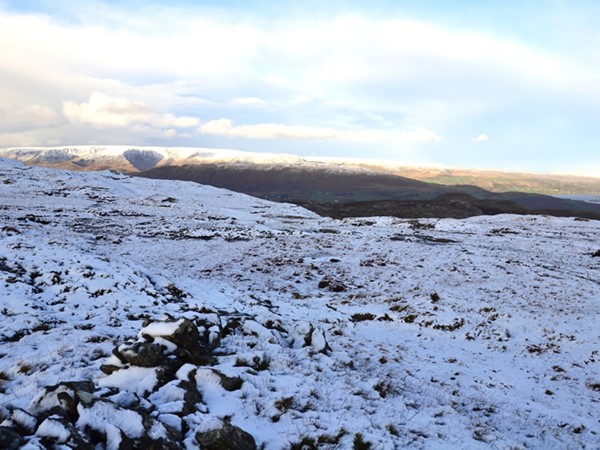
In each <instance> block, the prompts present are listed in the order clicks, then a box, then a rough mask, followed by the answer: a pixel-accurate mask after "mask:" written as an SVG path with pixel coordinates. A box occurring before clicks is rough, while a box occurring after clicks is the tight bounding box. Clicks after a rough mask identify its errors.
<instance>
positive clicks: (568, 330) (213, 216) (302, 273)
mask: <svg viewBox="0 0 600 450" xmlns="http://www.w3.org/2000/svg"><path fill="white" fill-rule="evenodd" d="M598 236H600V222H597V221H586V220H578V219H574V218H552V217H538V216H508V215H505V216H495V217H477V218H471V219H468V220H450V219H444V220H432V219H429V220H399V219H393V218H372V219H346V220H342V221H336V220H331V219H324V218H320V217H318V216H316V215H314V214H313V213H311V212H309V211H306V210H304V209H302V208H299V207H296V206H292V205H285V204H274V203H269V202H266V201H263V200H259V199H255V198H252V197H248V196H244V195H241V194H236V193H231V192H228V191H225V190H220V189H216V188H211V187H206V186H199V185H196V184H193V183H185V182H173V181H154V180H147V179H140V178H128V177H125V176H123V175H120V174H118V173H113V172H97V173H73V172H67V171H56V170H49V169H42V168H34V167H26V166H23V165H21V164H20V163H18V162H14V161H9V160H0V289H1V292H0V422H2V420H4V421H5V423H4V425H7V426H8V425H10V424H11V417H13V419H12V420H13V422H14V414H15V413H14V410H15V408H17V409H16V411H21V409H22V410H25V411H29V412H31V413H32V414H33V410H35V409H36V408H39V405H40V402H41V400H40V398H39V393H40V392H41V391H42V388H43V387H45V386H50V385H56V384H58V383H60V382H63V381H73V380H91V381H93V383H94V385H95V386H97V387H98V389H109V388H111V387H112V388H118V389H120V391H121V394H119V395H124V394H123V392H125V393H130V395H137V396H138V397H144V398H145V399H146V400H145V402H146V403H147V404H148V405H150V406H149V411H150V414H152V415H153V417H155V418H156V420H157V421H159V422H161V423H162V424H163V425H164V427H165V429H166V428H168V427H173V428H177V429H179V430H180V431H181V432H182V433H183V436H182V439H181V445H184V446H186V447H187V448H197V447H198V443H197V440H196V438H195V436H196V433H197V431H198V430H202V429H205V428H210V426H211V425H210V424H213V423H215V422H218V423H221V421H222V420H223V419H224V420H225V422H229V420H230V421H231V423H232V424H234V425H235V426H237V427H240V428H241V429H243V430H245V431H246V432H248V433H250V434H251V435H252V436H253V437H254V439H255V441H256V443H257V445H258V446H259V447H260V446H263V447H264V448H265V449H287V448H292V446H293V445H294V444H298V443H300V442H302V441H303V440H304V441H303V442H304V443H305V444H306V447H305V448H313V447H310V445H314V446H318V447H319V448H343V449H345V448H372V449H395V448H469V449H471V448H472V449H477V448H501V449H508V448H539V449H548V448H574V449H575V448H588V449H592V448H600V354H599V350H600V326H598V319H599V317H600V257H597V256H593V255H594V254H597V255H599V254H598V253H597V252H598V251H599V249H600V239H599V238H598ZM599 256H600V255H599ZM167 317H171V318H173V320H174V321H175V322H171V323H165V322H161V323H156V322H157V321H161V320H165V318H167ZM184 317H185V318H188V319H190V320H192V321H193V320H196V321H197V320H200V319H202V320H205V319H207V317H210V320H212V321H213V323H214V324H216V325H215V326H216V328H215V329H217V328H218V329H220V331H218V330H217V331H215V333H216V334H217V335H219V336H218V339H220V340H219V341H218V343H217V344H215V347H216V348H215V349H214V357H215V360H214V361H213V362H212V363H211V365H209V366H197V365H196V366H194V364H186V365H185V366H183V367H182V368H180V369H179V372H178V377H179V378H180V379H183V378H185V377H189V374H190V373H192V370H195V372H193V374H194V375H193V376H194V377H195V383H197V390H198V391H199V393H200V394H201V398H202V400H201V402H200V403H198V404H197V405H196V407H195V410H194V411H191V412H190V411H188V412H187V413H186V415H185V417H184V418H183V422H185V424H184V425H182V421H181V420H180V419H178V418H177V417H175V416H174V415H173V414H169V413H168V411H169V408H170V407H171V406H170V405H172V403H173V399H172V398H170V397H169V395H168V392H167V391H166V388H165V386H163V387H160V386H159V384H160V383H157V381H156V379H155V378H152V377H149V374H152V373H153V372H152V370H154V369H148V368H141V367H129V368H127V369H123V370H118V371H116V372H115V373H112V374H110V375H107V374H105V373H103V372H102V371H101V370H100V367H101V365H106V364H111V363H114V362H115V361H114V360H115V356H110V354H111V351H112V350H113V349H114V348H115V347H117V346H119V345H120V344H122V343H124V342H127V341H128V340H129V341H131V342H132V341H133V340H135V339H137V337H138V333H140V330H142V329H143V327H144V326H149V327H150V328H144V330H146V333H147V334H148V333H150V331H149V330H154V331H152V333H153V334H152V333H150V334H152V336H155V338H156V339H159V340H160V339H161V338H160V336H161V334H160V333H161V332H164V330H165V329H167V331H168V329H169V326H171V325H172V324H173V323H175V324H180V323H181V319H182V318H184ZM144 319H146V321H144ZM233 319H235V320H233ZM177 320H179V322H177ZM235 321H237V322H236V323H237V326H231V327H230V331H231V332H229V333H225V332H223V329H224V327H226V325H227V326H229V325H228V324H231V323H232V322H235ZM151 322H155V323H154V325H152V323H151ZM148 323H150V325H148ZM152 327H154V328H152ZM173 327H174V325H173ZM161 330H162V331H161ZM219 333H220V334H219ZM143 335H144V333H140V334H139V336H142V337H143ZM307 336H310V339H309V340H306V341H305V338H306V337H307ZM211 339H212V338H211ZM163 341H164V339H163ZM157 342H158V341H157ZM211 342H212V341H211ZM169 345H172V344H168V343H167V344H166V347H169ZM169 351H171V350H169ZM215 374H219V376H222V375H225V376H227V377H232V378H233V377H240V379H241V381H243V383H242V384H241V388H239V389H237V388H236V389H231V390H227V389H224V388H223V387H222V385H221V384H220V383H219V381H218V380H219V376H217V375H215ZM153 390H154V392H152V391H153ZM113 394H114V392H113ZM36 396H37V397H38V398H37V400H36ZM126 403H127V402H123V401H122V402H121V403H120V405H121V408H122V409H120V410H119V411H120V414H121V413H122V414H125V411H123V408H125V407H124V406H123V405H124V404H126ZM97 405H98V404H97ZM19 408H20V409H19ZM90 411H92V408H89V409H87V410H85V414H83V412H82V411H80V415H79V419H78V422H77V424H79V425H81V426H85V425H86V424H87V425H89V423H88V422H92V423H93V422H94V421H96V422H97V421H104V422H105V423H104V425H103V427H104V428H103V430H104V431H103V432H104V433H105V435H106V437H107V442H108V439H109V438H110V437H111V436H114V433H115V430H117V428H120V429H121V432H122V433H125V434H127V435H129V436H130V437H132V438H134V437H135V435H136V433H138V430H136V429H134V425H132V423H133V422H128V425H125V424H124V419H123V417H125V416H119V415H118V414H116V415H106V414H105V415H104V416H102V415H101V414H100V413H97V414H96V415H93V414H92V413H91V412H90ZM11 414H12V416H11ZM100 416H102V417H100ZM28 417H29V416H28ZM178 417H181V414H180V416H178ZM48 420H49V419H48ZM48 420H46V421H45V422H44V423H43V424H41V425H40V424H35V425H32V431H31V436H27V437H26V440H27V441H28V442H29V444H27V445H29V447H28V448H42V447H40V446H41V445H42V444H41V442H43V439H42V438H43V437H44V436H46V437H48V436H54V435H56V434H58V435H60V434H61V433H59V432H57V428H56V426H55V427H54V428H53V427H52V426H51V425H49V423H50V422H49V421H48ZM111 420H114V421H117V422H115V423H109V422H110V421H111ZM119 421H120V422H119ZM134 422H135V421H134ZM107 423H108V425H107ZM140 423H141V422H140ZM38 425H39V426H38ZM42 425H43V426H42ZM54 425H56V424H54ZM36 427H37V431H36V430H35V428H36ZM59 428H60V427H59ZM157 429H158V428H157ZM161 429H162V428H161ZM48 430H50V431H48ZM59 431H60V430H59ZM53 433H54V434H53ZM357 433H358V434H359V435H360V437H357V436H358V435H357ZM34 435H36V436H34ZM56 439H59V438H56ZM59 441H60V439H59ZM361 442H362V443H361ZM113 443H114V442H113ZM369 443H370V444H371V446H370V447H369ZM361 445H363V446H362V447H361ZM36 446H37V447H36ZM106 448H111V447H110V445H109V444H108V443H107V446H106ZM114 448H118V447H114ZM295 448H300V447H295Z"/></svg>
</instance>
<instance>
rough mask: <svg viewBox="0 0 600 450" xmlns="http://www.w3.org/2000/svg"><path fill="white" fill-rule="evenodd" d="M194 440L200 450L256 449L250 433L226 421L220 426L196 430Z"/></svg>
mask: <svg viewBox="0 0 600 450" xmlns="http://www.w3.org/2000/svg"><path fill="white" fill-rule="evenodd" d="M196 440H197V441H198V443H199V444H200V446H201V447H202V450H256V442H255V441H254V438H253V437H252V435H251V434H250V433H247V432H246V431H244V430H242V429H241V428H240V427H236V426H235V425H232V424H230V423H228V422H224V423H223V426H222V427H221V428H217V429H214V430H209V431H203V432H197V433H196Z"/></svg>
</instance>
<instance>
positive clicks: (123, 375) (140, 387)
mask: <svg viewBox="0 0 600 450" xmlns="http://www.w3.org/2000/svg"><path fill="white" fill-rule="evenodd" d="M157 382H158V379H157V377H156V369H155V368H153V367H128V368H126V369H121V370H117V371H116V372H113V373H112V374H110V375H108V376H107V377H106V378H102V379H101V380H100V381H99V382H98V384H99V385H100V386H102V387H114V388H119V389H121V390H124V391H127V392H132V393H135V394H138V395H140V396H143V395H144V394H145V393H148V392H152V391H153V390H154V387H155V386H156V383H157Z"/></svg>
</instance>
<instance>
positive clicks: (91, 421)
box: [77, 401, 144, 441]
mask: <svg viewBox="0 0 600 450" xmlns="http://www.w3.org/2000/svg"><path fill="white" fill-rule="evenodd" d="M77 411H78V412H79V419H78V420H77V425H78V426H80V427H82V428H85V427H90V428H92V429H94V430H98V431H101V432H103V433H105V434H106V435H107V436H109V439H111V440H113V441H114V439H115V437H114V436H115V434H116V432H115V429H114V427H116V428H118V429H119V430H121V431H122V432H123V433H125V434H126V435H127V436H128V437H130V438H137V437H141V436H142V434H143V433H144V424H143V423H142V416H140V415H139V414H138V413H136V412H135V411H128V410H125V409H117V408H115V407H114V406H113V405H112V404H111V403H108V402H101V401H98V402H96V403H94V404H93V405H92V406H91V407H89V408H82V407H81V406H78V408H77Z"/></svg>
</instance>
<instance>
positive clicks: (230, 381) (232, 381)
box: [213, 369, 244, 392]
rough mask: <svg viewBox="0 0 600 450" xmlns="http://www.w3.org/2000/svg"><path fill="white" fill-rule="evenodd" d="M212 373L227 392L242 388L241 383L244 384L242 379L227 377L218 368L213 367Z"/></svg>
mask: <svg viewBox="0 0 600 450" xmlns="http://www.w3.org/2000/svg"><path fill="white" fill-rule="evenodd" d="M213 373H214V374H215V375H217V376H218V377H219V381H220V383H221V386H222V387H223V389H225V390H226V391H229V392H233V391H237V390H239V389H241V388H242V384H244V380H242V379H241V378H240V377H228V376H227V375H224V374H222V373H221V372H219V371H218V370H215V369H213Z"/></svg>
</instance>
